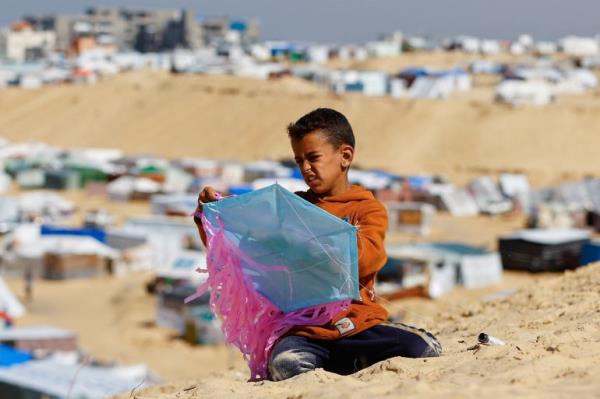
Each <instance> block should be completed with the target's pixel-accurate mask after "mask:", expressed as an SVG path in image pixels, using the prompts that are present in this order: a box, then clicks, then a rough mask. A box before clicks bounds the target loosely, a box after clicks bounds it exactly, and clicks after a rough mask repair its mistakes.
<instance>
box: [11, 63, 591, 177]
mask: <svg viewBox="0 0 600 399" xmlns="http://www.w3.org/2000/svg"><path fill="white" fill-rule="evenodd" d="M388 62H390V61H388ZM492 98H493V87H492V86H489V85H488V86H482V87H477V88H476V89H475V90H473V91H472V92H469V93H466V94H460V95H457V96H455V97H454V98H452V99H451V100H450V101H425V100H421V101H410V100H394V99H391V98H368V97H365V96H362V95H349V96H344V97H336V96H334V95H332V94H331V93H328V92H327V91H325V90H324V89H321V88H317V87H315V86H313V85H312V84H310V83H308V82H304V81H301V80H297V79H294V78H285V79H282V80H278V81H259V80H253V79H245V78H239V77H233V76H172V75H169V74H166V73H150V72H141V73H127V74H122V75H119V76H117V77H114V78H110V79H106V80H105V81H103V82H100V83H99V84H97V85H95V86H90V87H88V86H60V87H46V88H43V89H41V90H39V91H23V90H19V89H8V90H2V91H0V108H1V109H2V112H1V113H0V136H4V137H7V138H9V139H13V140H41V141H45V142H49V143H51V144H54V145H59V146H65V147H68V148H77V147H117V148H121V149H123V150H125V151H127V152H128V153H151V154H159V155H164V156H167V157H181V156H201V157H216V158H220V159H242V160H256V159H265V158H266V159H280V158H285V157H287V158H289V157H290V149H289V144H288V140H287V137H286V132H285V126H286V125H287V124H288V123H289V122H291V121H293V120H295V119H297V118H298V117H299V116H300V115H301V114H303V113H304V112H307V111H310V110H311V109H314V108H316V107H319V106H328V107H333V108H336V109H339V110H340V111H342V112H343V113H344V114H346V115H347V116H348V118H349V120H350V121H351V123H352V124H353V126H354V130H355V133H356V136H357V143H358V144H357V145H358V147H357V152H356V162H355V163H356V164H357V165H359V166H363V167H376V168H383V169H387V170H390V171H393V172H397V173H439V174H443V175H446V176H448V177H450V178H452V179H454V181H456V182H458V183H462V182H465V181H466V180H468V179H469V178H471V177H473V176H475V175H478V174H496V173H499V172H502V171H514V172H525V173H527V174H528V175H529V176H530V178H531V179H532V181H533V183H534V184H536V185H540V184H548V183H555V182H557V181H564V180H569V179H575V178H579V177H582V176H584V175H586V174H593V173H595V172H597V171H598V163H597V160H596V148H597V146H598V144H599V140H600V139H599V137H600V136H598V135H597V133H596V132H598V131H600V117H598V115H600V93H598V92H594V93H588V94H586V95H582V96H577V97H565V98H561V99H560V100H559V101H558V102H557V103H556V104H552V105H549V106H546V107H543V108H533V107H523V108H519V109H512V108H510V107H507V106H503V105H498V104H494V103H493V102H492Z"/></svg>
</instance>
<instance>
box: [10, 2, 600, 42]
mask: <svg viewBox="0 0 600 399" xmlns="http://www.w3.org/2000/svg"><path fill="white" fill-rule="evenodd" d="M90 4H93V5H95V6H115V5H116V6H123V5H126V6H128V7H149V8H189V9H193V10H195V11H196V13H197V14H198V15H201V16H202V15H203V16H211V15H228V16H231V17H235V18H256V19H258V20H259V21H260V24H261V37H262V38H263V39H286V40H303V41H316V42H327V43H350V42H365V41H368V40H371V39H375V38H377V37H378V36H379V35H380V34H382V33H388V32H392V31H398V30H399V31H402V32H405V33H413V34H424V35H428V36H430V37H433V38H442V37H447V36H454V35H460V34H469V35H475V36H479V37H483V38H490V39H515V38H516V37H517V36H518V34H519V33H529V34H531V35H533V36H534V38H536V39H557V38H560V37H564V36H566V35H570V34H576V35H586V36H592V35H596V34H600V1H598V0H569V1H565V0H501V1H498V0H496V1H492V0H412V1H405V0H295V1H290V0H212V1H210V0H169V1H165V0H128V1H125V0H121V1H118V0H94V1H93V2H92V1H91V0H18V1H12V0H0V26H1V25H6V24H8V23H10V22H11V21H14V20H17V19H19V18H20V17H22V16H23V15H24V14H46V13H66V14H80V13H82V12H83V10H84V9H85V8H86V7H87V6H89V5H90Z"/></svg>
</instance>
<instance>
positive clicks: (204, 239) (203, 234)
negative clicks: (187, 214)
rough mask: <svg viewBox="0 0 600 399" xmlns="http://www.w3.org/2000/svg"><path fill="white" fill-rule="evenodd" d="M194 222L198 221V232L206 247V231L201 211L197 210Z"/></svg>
mask: <svg viewBox="0 0 600 399" xmlns="http://www.w3.org/2000/svg"><path fill="white" fill-rule="evenodd" d="M194 223H196V227H198V233H199V234H200V239H201V240H202V243H203V244H204V247H206V232H205V231H204V226H202V219H201V218H200V213H199V212H197V211H196V212H195V213H194Z"/></svg>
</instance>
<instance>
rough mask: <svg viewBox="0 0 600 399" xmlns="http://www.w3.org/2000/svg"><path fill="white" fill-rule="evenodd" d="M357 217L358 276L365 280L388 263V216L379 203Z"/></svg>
mask: <svg viewBox="0 0 600 399" xmlns="http://www.w3.org/2000/svg"><path fill="white" fill-rule="evenodd" d="M357 216H358V217H357V221H358V223H357V227H358V234H357V237H358V239H357V241H358V274H359V277H360V278H363V277H366V276H369V275H371V274H374V273H377V272H378V271H379V270H380V269H381V268H382V267H383V265H384V264H385V262H386V261H387V255H386V253H385V245H384V239H385V232H386V231H387V227H388V216H387V211H386V209H385V207H384V206H383V205H382V204H380V203H379V202H374V203H373V204H369V205H368V206H367V207H365V210H364V212H361V213H360V214H359V215H357Z"/></svg>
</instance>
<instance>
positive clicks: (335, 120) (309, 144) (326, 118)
mask: <svg viewBox="0 0 600 399" xmlns="http://www.w3.org/2000/svg"><path fill="white" fill-rule="evenodd" d="M287 130H288V134H289V136H290V140H291V142H292V150H293V151H294V158H295V160H296V163H297V164H298V167H299V168H300V171H301V172H302V176H303V177H304V181H305V182H306V184H308V186H309V187H310V189H311V190H312V191H313V192H314V193H315V194H317V195H319V196H321V197H327V196H332V195H337V194H341V193H343V192H344V191H346V190H347V189H348V187H349V183H348V169H349V167H350V164H351V163H352V159H353V158H354V144H355V142H354V133H353V132H352V127H351V126H350V123H349V122H348V119H346V117H345V116H344V115H342V114H341V113H339V112H337V111H335V110H333V109H329V108H318V109H316V110H314V111H312V112H309V113H308V114H306V115H304V116H303V117H302V118H300V119H298V120H297V121H296V122H295V123H291V124H289V125H288V128H287Z"/></svg>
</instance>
